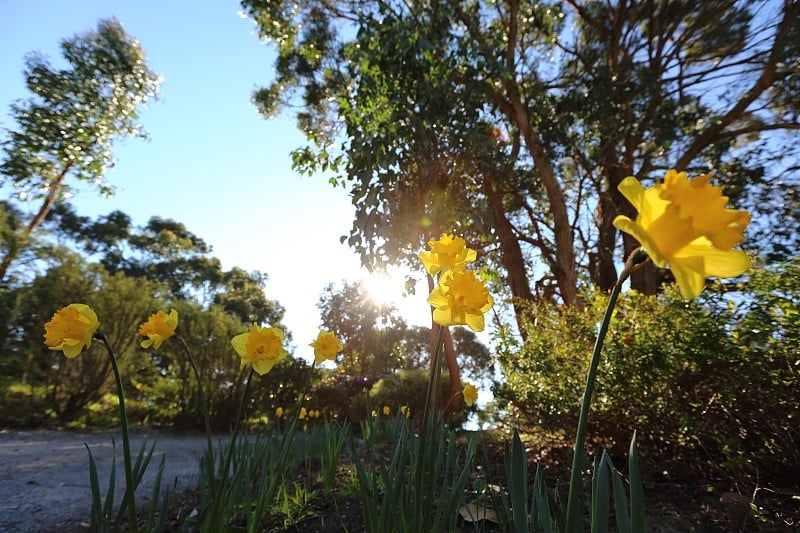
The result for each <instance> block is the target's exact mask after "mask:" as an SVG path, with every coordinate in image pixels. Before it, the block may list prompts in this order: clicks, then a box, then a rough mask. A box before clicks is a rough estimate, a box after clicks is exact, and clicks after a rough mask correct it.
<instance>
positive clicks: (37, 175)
mask: <svg viewBox="0 0 800 533" xmlns="http://www.w3.org/2000/svg"><path fill="white" fill-rule="evenodd" d="M61 49H62V52H63V55H64V59H65V60H66V61H67V63H68V64H69V67H68V68H66V69H56V68H54V67H53V66H51V65H50V63H49V61H48V59H47V58H46V57H45V56H43V55H42V54H39V53H32V54H30V55H28V56H27V57H26V59H25V63H26V67H25V80H26V85H27V87H28V89H29V90H30V91H31V92H32V93H33V94H34V96H33V97H31V98H29V99H27V100H19V101H17V102H15V103H13V104H12V105H11V115H12V117H13V119H14V122H16V125H17V129H16V130H10V131H8V132H7V139H6V140H4V141H3V143H2V144H3V150H4V152H5V153H4V156H3V159H2V164H0V176H1V177H2V182H0V183H2V184H3V185H11V186H13V187H14V190H15V191H17V192H18V197H19V199H20V200H21V201H24V202H34V201H35V202H40V207H39V208H38V210H37V211H36V213H35V214H33V216H32V217H31V218H30V219H29V220H28V221H27V223H26V224H25V225H24V226H23V227H20V228H18V230H17V231H16V232H15V235H14V238H13V239H9V240H8V241H6V242H7V246H6V249H4V250H3V257H2V260H0V282H1V281H3V280H4V279H5V277H6V274H7V271H8V269H9V267H10V266H11V263H12V262H13V261H14V259H16V257H17V256H18V255H19V254H20V252H21V250H22V249H23V248H24V247H25V246H26V245H27V243H28V240H29V239H30V236H31V234H32V233H33V231H34V230H35V229H36V228H37V227H38V226H39V224H40V223H41V222H42V220H44V218H45V216H46V215H47V213H48V211H49V210H50V209H51V208H52V206H53V205H55V204H57V203H59V202H61V201H63V200H64V199H65V198H67V197H68V196H67V193H69V192H70V187H69V184H68V183H67V181H66V180H67V178H68V177H72V178H73V179H74V180H76V181H81V182H85V183H90V184H94V185H96V186H97V187H98V189H99V190H100V192H101V193H102V194H106V195H110V194H112V193H113V187H112V186H111V185H110V184H109V183H107V182H106V181H105V179H104V174H105V171H106V169H107V168H108V167H109V166H110V165H112V163H113V160H112V148H113V144H114V142H115V141H116V140H117V139H119V138H123V137H128V136H143V133H142V131H141V128H140V126H139V124H138V123H137V119H138V113H139V110H140V108H141V107H142V105H143V104H144V103H145V102H146V101H147V100H148V99H149V98H151V97H154V96H155V94H156V90H157V87H158V84H159V79H158V77H157V76H156V75H155V74H153V73H152V72H151V71H150V70H149V68H148V67H147V64H146V62H145V55H144V51H143V50H142V47H141V46H140V44H139V42H138V41H137V40H136V39H134V38H133V37H131V36H130V35H128V34H127V33H126V32H125V30H124V29H123V27H122V25H121V24H120V23H119V21H117V20H116V19H109V20H101V21H100V22H99V23H98V25H97V30H96V31H88V32H86V33H83V34H80V35H77V36H75V37H72V38H70V39H66V40H64V41H62V43H61Z"/></svg>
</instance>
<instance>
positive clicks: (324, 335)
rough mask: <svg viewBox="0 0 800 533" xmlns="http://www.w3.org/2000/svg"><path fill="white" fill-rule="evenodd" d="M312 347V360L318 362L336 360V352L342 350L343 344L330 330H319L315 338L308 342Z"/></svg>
mask: <svg viewBox="0 0 800 533" xmlns="http://www.w3.org/2000/svg"><path fill="white" fill-rule="evenodd" d="M309 346H311V347H312V348H314V361H315V362H316V364H320V363H322V362H323V361H326V360H328V359H330V360H331V361H335V360H336V354H338V353H339V352H341V351H342V349H343V348H344V345H343V344H342V343H341V342H340V341H339V339H338V338H336V335H334V334H333V333H332V332H330V331H320V332H319V335H317V340H315V341H314V342H312V343H311V344H309Z"/></svg>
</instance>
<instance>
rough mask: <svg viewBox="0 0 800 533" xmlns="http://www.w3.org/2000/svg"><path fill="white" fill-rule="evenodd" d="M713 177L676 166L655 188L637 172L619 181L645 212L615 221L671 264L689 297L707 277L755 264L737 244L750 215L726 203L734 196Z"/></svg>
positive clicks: (662, 261) (658, 260)
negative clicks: (689, 175)
mask: <svg viewBox="0 0 800 533" xmlns="http://www.w3.org/2000/svg"><path fill="white" fill-rule="evenodd" d="M710 179H711V175H709V174H704V175H702V176H698V177H696V178H694V179H691V180H689V179H687V177H686V173H685V172H676V171H675V170H670V171H669V172H667V174H666V176H665V177H664V183H660V184H658V185H655V186H653V187H650V188H649V189H645V188H644V187H643V186H642V184H641V183H639V181H638V180H637V179H636V178H634V177H627V178H625V179H624V180H622V183H620V185H619V191H620V192H621V193H622V194H623V195H624V196H625V198H627V199H628V201H630V202H631V204H633V206H634V207H635V208H636V210H637V211H638V212H639V214H638V216H637V217H636V220H635V221H634V220H631V219H630V218H628V217H626V216H623V215H620V216H618V217H617V218H615V219H614V226H616V227H617V228H618V229H620V230H621V231H624V232H625V233H628V234H630V235H632V236H633V237H634V238H636V240H637V241H639V243H640V244H641V245H642V248H643V249H644V250H645V251H646V252H647V254H648V255H649V256H650V258H651V259H652V260H653V263H655V264H656V265H657V266H659V267H661V268H664V267H665V266H666V265H669V267H670V269H671V270H672V273H673V274H674V275H675V280H676V281H677V282H678V286H679V287H680V290H681V294H682V295H683V297H684V298H694V297H696V296H698V295H699V294H700V293H701V292H702V290H703V286H704V284H705V279H706V278H707V277H710V276H718V277H736V276H738V275H740V274H742V273H743V272H744V271H745V270H747V268H748V267H749V266H750V259H749V258H748V256H747V254H745V253H744V252H742V251H740V250H733V249H732V248H733V246H735V245H736V244H738V243H739V242H741V240H742V238H743V237H742V233H743V232H744V229H745V228H746V227H747V224H748V222H749V221H750V215H749V214H748V213H747V212H746V211H739V210H736V209H728V208H726V207H725V206H726V204H727V203H728V197H727V196H723V195H722V188H721V187H717V186H713V185H711V184H709V180H710Z"/></svg>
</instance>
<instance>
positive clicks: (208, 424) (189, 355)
mask: <svg viewBox="0 0 800 533" xmlns="http://www.w3.org/2000/svg"><path fill="white" fill-rule="evenodd" d="M175 338H177V339H178V341H179V342H180V343H181V346H182V347H183V351H184V352H185V353H186V357H187V359H189V364H190V365H192V372H194V377H195V379H196V380H197V391H198V394H200V405H201V406H202V407H203V421H204V422H205V425H206V441H207V442H206V444H207V446H208V472H209V474H210V475H211V501H212V502H213V501H216V499H217V492H216V491H217V487H216V485H217V480H216V476H215V475H214V444H213V441H212V440H211V420H210V419H209V417H208V402H207V401H206V394H205V392H204V391H203V382H202V381H201V380H200V372H199V371H198V370H197V365H196V364H195V362H194V357H192V353H191V352H190V351H189V347H188V346H187V345H186V340H185V339H184V338H183V337H182V336H181V335H180V334H176V335H175Z"/></svg>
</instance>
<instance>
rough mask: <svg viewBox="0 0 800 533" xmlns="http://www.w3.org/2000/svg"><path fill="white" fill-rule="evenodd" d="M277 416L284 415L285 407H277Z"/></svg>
mask: <svg viewBox="0 0 800 533" xmlns="http://www.w3.org/2000/svg"><path fill="white" fill-rule="evenodd" d="M275 416H277V417H278V418H280V417H282V416H283V407H278V408H277V409H275Z"/></svg>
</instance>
